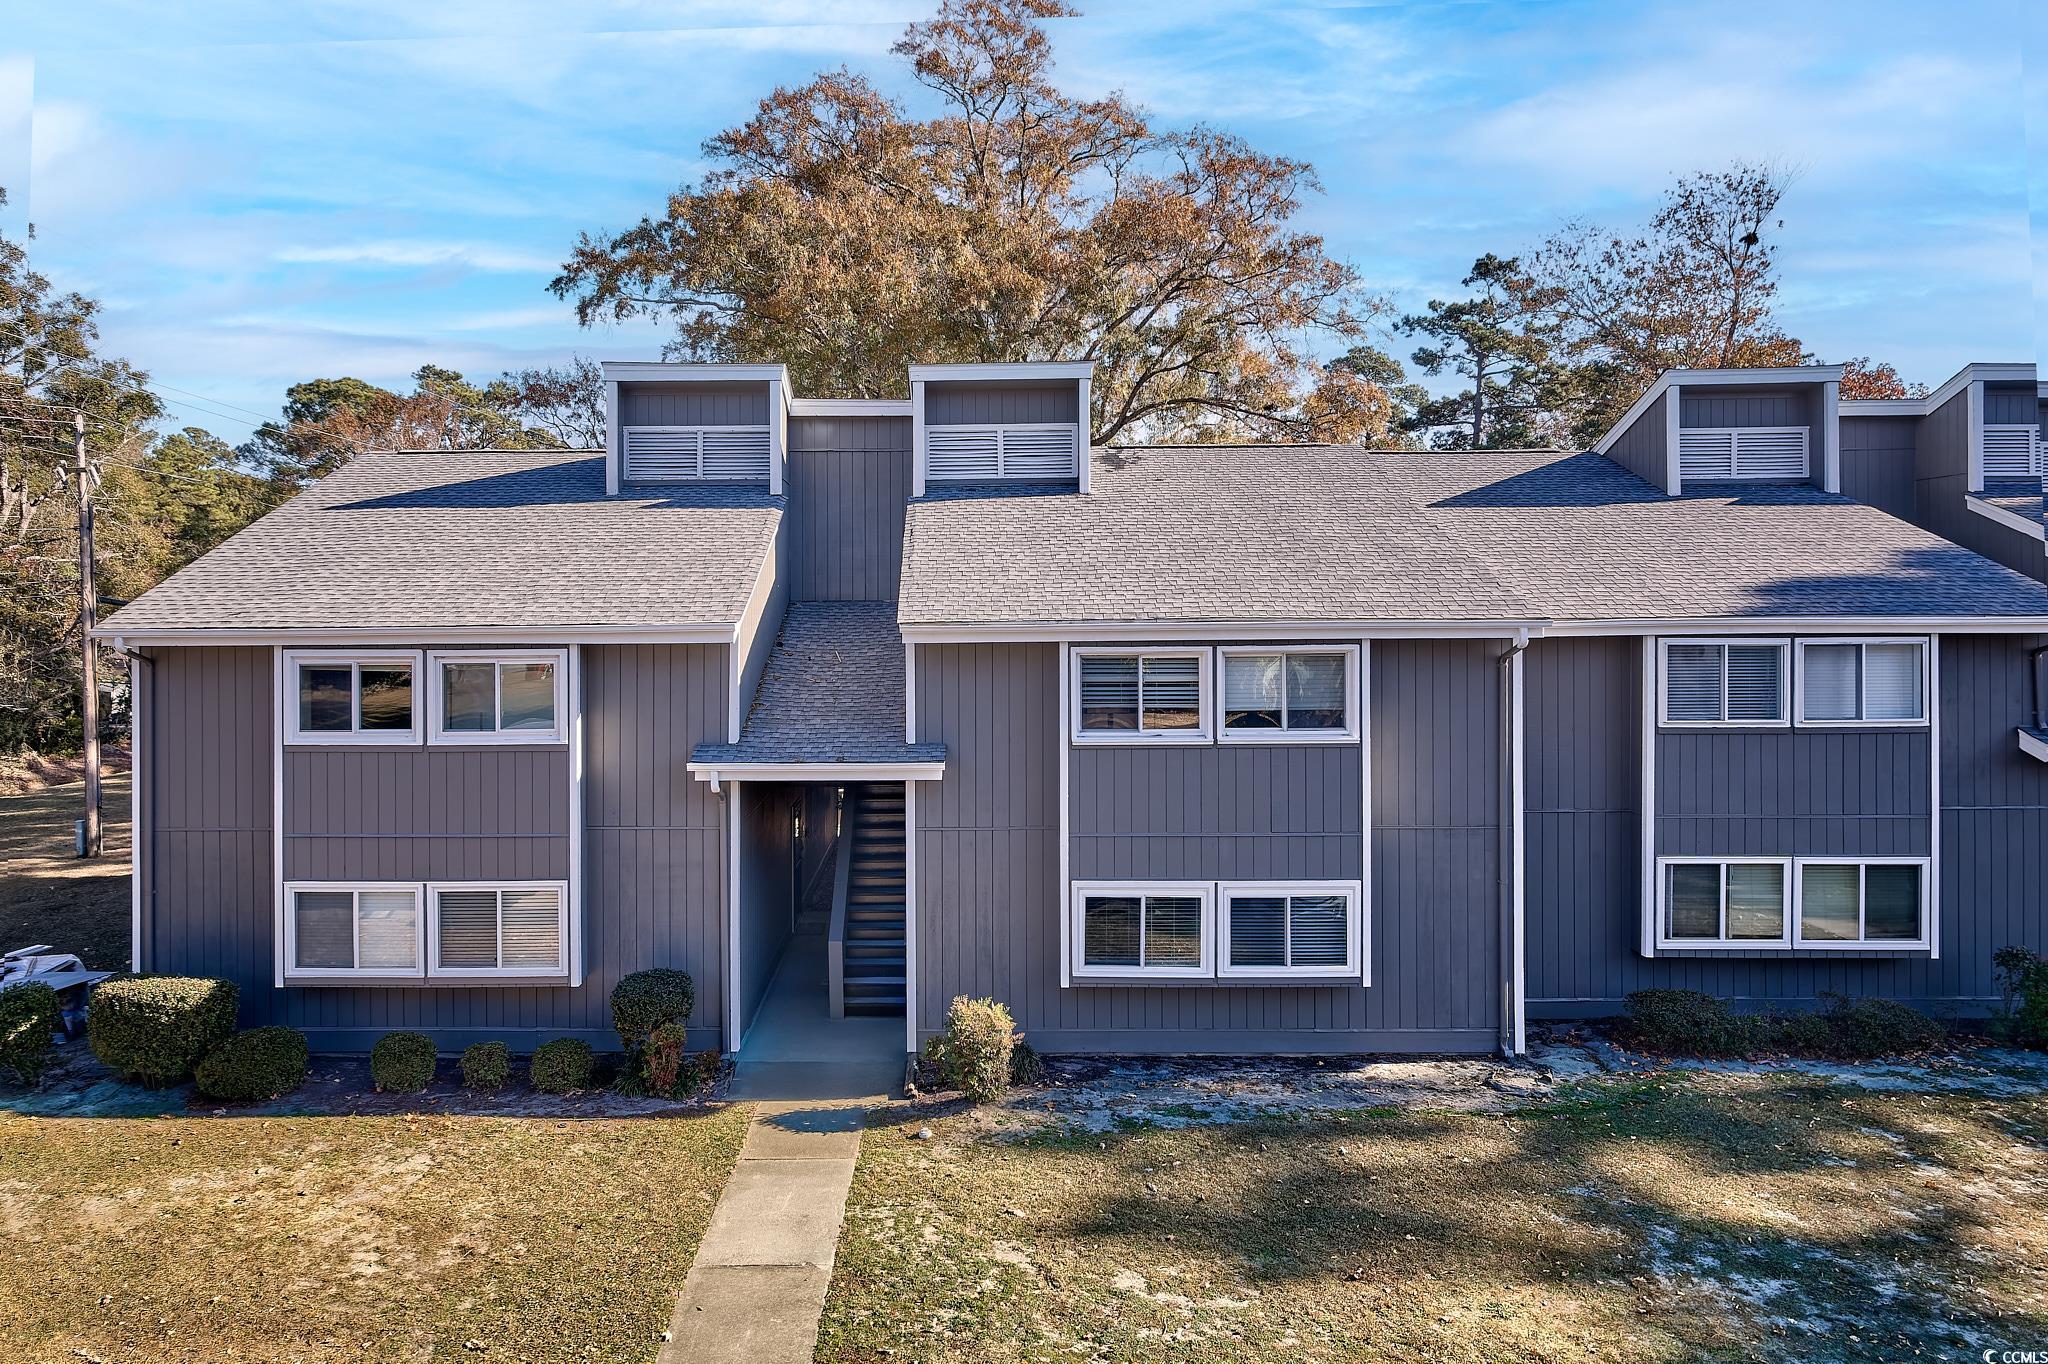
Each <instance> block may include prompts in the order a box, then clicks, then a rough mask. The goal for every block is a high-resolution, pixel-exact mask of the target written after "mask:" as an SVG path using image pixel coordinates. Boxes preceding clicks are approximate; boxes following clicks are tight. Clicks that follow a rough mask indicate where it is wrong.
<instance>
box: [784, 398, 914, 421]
mask: <svg viewBox="0 0 2048 1364" xmlns="http://www.w3.org/2000/svg"><path fill="white" fill-rule="evenodd" d="M789 415H790V416H792V417H907V416H909V415H910V399H908V398H791V399H790V400H789Z"/></svg>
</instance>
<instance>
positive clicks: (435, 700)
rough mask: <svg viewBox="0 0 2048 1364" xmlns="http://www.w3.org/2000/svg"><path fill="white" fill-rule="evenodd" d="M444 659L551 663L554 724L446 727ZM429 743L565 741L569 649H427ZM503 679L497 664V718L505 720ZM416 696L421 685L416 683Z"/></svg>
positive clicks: (494, 679)
mask: <svg viewBox="0 0 2048 1364" xmlns="http://www.w3.org/2000/svg"><path fill="white" fill-rule="evenodd" d="M444 663H491V664H502V663H551V664H553V665H554V669H555V727H554V728H553V729H549V730H540V729H515V730H503V729H494V730H489V731H479V730H452V731H451V730H444V729H443V728H442V724H443V721H444V719H445V718H446V717H445V715H444V713H443V712H444V710H445V708H446V704H447V702H446V698H445V696H444V695H443V689H442V685H441V665H442V664H444ZM426 678H427V743H428V744H429V745H430V746H432V747H436V748H473V747H476V746H478V745H484V744H487V745H492V746H503V745H513V746H519V745H526V746H529V747H530V746H533V745H536V744H559V743H563V742H565V736H566V735H567V733H568V730H567V728H566V727H565V726H566V718H567V715H568V704H569V651H568V650H567V649H519V650H509V651H508V650H503V649H498V650H488V649H474V650H472V649H432V650H429V651H428V652H427V662H426ZM501 684H502V679H501V678H500V676H499V674H498V672H497V671H496V669H495V668H494V669H493V670H492V674H491V687H492V692H493V709H494V712H495V714H494V718H495V719H496V720H500V721H502V720H503V718H504V713H503V698H502V696H499V695H498V694H497V693H498V691H499V689H500V687H501ZM413 691H414V695H415V700H417V695H418V691H419V685H418V683H417V682H415V683H414V687H413ZM413 716H414V719H415V720H417V719H418V716H419V708H418V706H417V705H415V706H414V708H413Z"/></svg>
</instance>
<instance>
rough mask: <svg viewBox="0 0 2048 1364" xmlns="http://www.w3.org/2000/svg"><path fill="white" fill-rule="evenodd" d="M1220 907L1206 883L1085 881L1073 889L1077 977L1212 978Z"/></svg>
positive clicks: (1075, 969) (1209, 885) (1075, 971)
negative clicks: (1215, 923) (1215, 926)
mask: <svg viewBox="0 0 2048 1364" xmlns="http://www.w3.org/2000/svg"><path fill="white" fill-rule="evenodd" d="M1215 904H1216V896H1215V887H1214V886H1212V885H1211V884H1209V883H1208V882H1206V881H1201V882H1192V883H1189V884H1184V885H1182V884H1156V883H1147V884H1143V885H1138V884H1131V883H1121V882H1082V883H1080V884H1078V885H1076V886H1075V887H1074V945H1075V953H1074V974H1075V975H1077V976H1167V977H1175V976H1179V977H1188V976H1198V977H1199V976H1208V975H1212V974H1214V968H1213V966H1212V965H1211V960H1210V958H1211V950H1212V945H1213V942H1214V938H1213V935H1212V933H1211V931H1210V927H1211V921H1212V915H1213V911H1214V908H1215Z"/></svg>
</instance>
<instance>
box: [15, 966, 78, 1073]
mask: <svg viewBox="0 0 2048 1364" xmlns="http://www.w3.org/2000/svg"><path fill="white" fill-rule="evenodd" d="M63 1026H64V1007H63V1005H62V1004H60V1003H59V1002H58V1000H57V992H56V991H55V990H52V989H51V988H50V987H49V986H47V985H45V984H43V983H42V982H41V981H31V982H30V983H28V984H26V985H17V986H15V987H14V988H13V989H11V990H0V1070H6V1071H11V1072H12V1073H13V1074H14V1076H15V1078H16V1079H18V1080H20V1081H21V1082H22V1083H23V1084H25V1085H32V1084H34V1083H35V1082H36V1081H37V1080H40V1079H42V1078H43V1069H44V1068H45V1067H46V1066H48V1065H49V1064H50V1053H51V1052H52V1051H53V1050H55V1048H56V1045H57V1040H56V1039H57V1029H59V1028H61V1027H63Z"/></svg>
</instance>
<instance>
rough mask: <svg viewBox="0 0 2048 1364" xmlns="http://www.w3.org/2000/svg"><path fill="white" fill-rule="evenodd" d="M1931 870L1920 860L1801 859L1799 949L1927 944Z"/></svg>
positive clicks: (1799, 879) (1799, 868)
mask: <svg viewBox="0 0 2048 1364" xmlns="http://www.w3.org/2000/svg"><path fill="white" fill-rule="evenodd" d="M1927 867H1928V864H1927V862H1926V861H1925V860H1924V859H1920V858H1868V859H1858V858H1840V859H1837V858H1823V857H1803V858H1800V859H1799V862H1798V867H1797V871H1798V885H1799V892H1798V902H1799V903H1798V920H1799V932H1798V942H1799V945H1800V946H1801V947H1880V948H1891V947H1925V946H1927V945H1928V931H1927Z"/></svg>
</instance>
